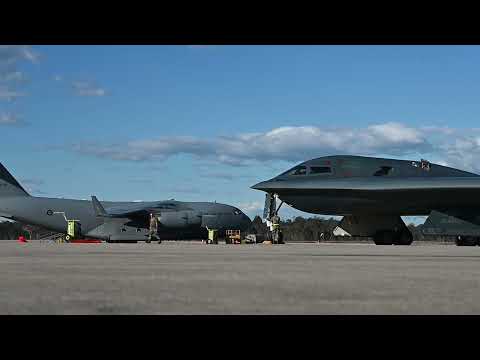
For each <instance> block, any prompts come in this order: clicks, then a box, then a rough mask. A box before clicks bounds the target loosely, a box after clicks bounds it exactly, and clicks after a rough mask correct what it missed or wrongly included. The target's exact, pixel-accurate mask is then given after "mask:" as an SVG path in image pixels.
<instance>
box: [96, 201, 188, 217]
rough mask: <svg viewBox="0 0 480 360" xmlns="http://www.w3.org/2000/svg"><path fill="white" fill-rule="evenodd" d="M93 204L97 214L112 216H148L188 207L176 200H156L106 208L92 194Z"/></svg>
mask: <svg viewBox="0 0 480 360" xmlns="http://www.w3.org/2000/svg"><path fill="white" fill-rule="evenodd" d="M92 205H93V208H94V210H95V214H96V215H97V216H101V217H111V218H130V219H131V218H138V217H148V216H149V214H151V213H154V214H156V213H158V212H160V211H161V212H171V211H178V210H185V209H186V207H185V206H182V205H181V204H180V203H178V202H175V201H154V202H141V203H126V204H124V205H118V206H111V207H107V208H105V207H104V206H103V205H102V204H101V203H100V201H98V199H97V198H96V197H95V196H92Z"/></svg>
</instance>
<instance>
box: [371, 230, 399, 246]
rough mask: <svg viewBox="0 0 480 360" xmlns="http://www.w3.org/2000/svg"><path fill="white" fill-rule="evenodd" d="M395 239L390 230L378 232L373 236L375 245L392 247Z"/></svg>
mask: <svg viewBox="0 0 480 360" xmlns="http://www.w3.org/2000/svg"><path fill="white" fill-rule="evenodd" d="M394 239H395V233H394V232H393V231H391V230H383V231H378V232H377V233H376V234H375V235H374V236H373V241H374V242H375V245H393V241H394Z"/></svg>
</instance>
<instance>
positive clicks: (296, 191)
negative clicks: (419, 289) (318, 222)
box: [252, 155, 480, 245]
mask: <svg viewBox="0 0 480 360" xmlns="http://www.w3.org/2000/svg"><path fill="white" fill-rule="evenodd" d="M252 188H253V189H256V190H262V191H265V192H266V193H267V194H276V195H278V197H279V198H280V199H281V200H282V201H284V202H285V203H287V204H289V205H290V206H292V207H294V208H296V209H298V210H301V211H305V212H309V213H313V214H322V215H339V216H344V219H343V220H342V223H343V224H345V227H346V228H347V229H348V230H347V229H344V230H346V231H347V232H349V233H350V234H352V235H355V236H373V237H374V240H375V243H377V244H384V245H387V244H392V241H393V243H395V244H398V245H409V244H410V243H411V241H410V240H411V233H410V231H409V230H408V229H407V228H406V227H405V224H404V223H403V221H402V220H401V218H400V216H408V215H429V214H430V213H432V211H438V212H441V213H444V214H448V215H450V216H455V217H457V218H459V219H462V220H464V221H468V222H470V223H472V224H477V225H480V216H479V214H480V211H479V209H478V199H479V197H480V176H479V175H477V174H474V173H470V172H467V171H462V170H459V169H454V168H451V167H447V166H442V165H438V164H432V163H429V162H422V161H411V160H396V159H385V158H374V157H364V156H351V155H335V156H326V157H321V158H316V159H312V160H309V161H306V162H303V163H301V164H299V165H296V166H294V167H293V168H291V169H289V170H288V171H286V172H284V173H282V174H280V175H278V176H276V177H274V178H272V179H270V180H268V181H263V182H260V183H258V184H256V185H254V186H252ZM379 219H381V221H379ZM479 236H480V234H479ZM409 238H410V240H409ZM392 239H393V240H392ZM402 239H403V240H402ZM390 240H392V241H390Z"/></svg>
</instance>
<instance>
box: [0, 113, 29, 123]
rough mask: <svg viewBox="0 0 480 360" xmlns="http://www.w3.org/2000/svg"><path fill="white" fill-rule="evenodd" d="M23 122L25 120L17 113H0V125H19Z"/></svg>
mask: <svg viewBox="0 0 480 360" xmlns="http://www.w3.org/2000/svg"><path fill="white" fill-rule="evenodd" d="M24 124H25V122H23V121H22V119H21V118H20V117H19V116H18V115H15V114H11V113H3V114H0V126H1V125H9V126H20V125H24Z"/></svg>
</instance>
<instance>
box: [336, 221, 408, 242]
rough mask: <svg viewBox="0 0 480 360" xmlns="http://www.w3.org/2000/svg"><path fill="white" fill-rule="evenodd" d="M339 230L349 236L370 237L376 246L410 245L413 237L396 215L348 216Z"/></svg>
mask: <svg viewBox="0 0 480 360" xmlns="http://www.w3.org/2000/svg"><path fill="white" fill-rule="evenodd" d="M338 227H339V228H341V229H343V230H344V231H346V232H347V233H348V234H350V235H351V236H360V237H371V238H373V241H374V242H375V244H376V245H411V244H412V242H413V235H412V233H411V232H410V230H409V229H408V227H407V226H406V225H405V223H404V222H403V220H402V218H401V217H400V216H397V215H348V216H344V217H343V219H342V221H341V222H340V224H339V225H338Z"/></svg>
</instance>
